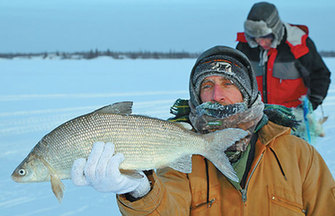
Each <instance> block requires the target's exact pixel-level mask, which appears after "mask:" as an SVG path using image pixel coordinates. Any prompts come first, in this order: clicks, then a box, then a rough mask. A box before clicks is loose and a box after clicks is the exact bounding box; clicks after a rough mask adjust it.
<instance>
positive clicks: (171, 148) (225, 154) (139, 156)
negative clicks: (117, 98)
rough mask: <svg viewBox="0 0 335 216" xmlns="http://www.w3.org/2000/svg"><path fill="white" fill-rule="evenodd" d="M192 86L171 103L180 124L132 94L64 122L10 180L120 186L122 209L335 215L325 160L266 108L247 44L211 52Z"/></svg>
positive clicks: (334, 185) (58, 186)
mask: <svg viewBox="0 0 335 216" xmlns="http://www.w3.org/2000/svg"><path fill="white" fill-rule="evenodd" d="M189 88H190V99H189V100H188V101H187V100H177V102H176V104H175V105H174V106H173V107H172V108H173V109H172V110H173V113H175V114H177V115H176V118H174V119H172V120H171V121H177V123H176V122H171V121H165V120H161V119H156V118H150V117H147V116H141V115H132V113H131V107H132V103H131V102H121V103H115V104H113V105H109V106H105V107H102V108H101V109H98V110H96V111H94V112H92V113H88V114H86V115H83V116H79V117H77V118H74V119H72V120H70V121H68V122H65V123H64V124H62V125H60V126H58V127H57V128H55V129H54V130H53V131H51V132H50V133H48V134H47V135H45V136H44V137H43V138H42V139H41V140H40V141H39V142H38V143H37V145H36V146H35V147H34V148H33V149H32V151H31V152H30V153H29V154H28V156H27V157H26V158H25V159H24V160H23V161H22V162H21V163H20V164H19V165H18V167H17V168H16V169H15V170H14V172H13V174H12V178H13V180H14V181H16V182H20V183H27V182H43V181H50V182H51V187H52V191H53V192H54V194H55V196H56V197H57V198H58V200H59V201H61V200H62V198H63V190H64V185H63V183H62V182H61V180H62V179H69V178H71V179H72V181H73V183H74V184H75V185H78V186H91V187H93V188H95V189H96V190H97V191H100V192H107V193H108V192H109V193H115V194H117V201H118V206H119V209H120V212H121V213H122V214H123V215H207V216H208V215H280V216H281V215H334V213H335V182H334V178H333V177H332V175H331V173H330V171H329V169H328V167H327V166H326V164H325V162H324V160H323V159H322V157H321V156H320V154H319V153H318V152H317V151H316V150H315V148H314V147H313V146H311V145H309V144H308V143H306V142H305V141H304V140H302V139H300V138H298V137H296V136H293V135H291V131H290V128H288V127H285V126H283V125H281V124H282V123H283V122H284V123H285V125H286V123H287V121H283V122H280V123H281V124H276V123H274V122H273V121H272V120H273V119H272V118H271V116H276V115H269V114H268V112H267V114H268V115H265V114H264V112H263V110H264V104H263V102H262V100H261V98H260V94H259V92H258V89H257V82H256V77H255V74H254V71H253V69H252V67H251V64H250V62H249V60H248V58H247V57H246V56H245V55H244V54H243V53H242V52H240V51H238V50H236V49H233V48H230V47H225V46H216V47H213V48H211V49H209V50H207V51H205V52H204V53H203V54H202V55H200V56H199V58H198V59H197V61H196V63H195V65H194V67H193V69H192V72H191V76H190V85H189ZM269 118H270V119H269ZM187 123H190V124H187ZM287 125H290V124H287ZM86 158H87V159H86Z"/></svg>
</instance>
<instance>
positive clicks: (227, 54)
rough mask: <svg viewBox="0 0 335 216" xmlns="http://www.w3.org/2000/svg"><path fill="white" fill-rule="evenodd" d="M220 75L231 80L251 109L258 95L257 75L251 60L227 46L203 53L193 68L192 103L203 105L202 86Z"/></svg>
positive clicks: (190, 86) (191, 80)
mask: <svg viewBox="0 0 335 216" xmlns="http://www.w3.org/2000/svg"><path fill="white" fill-rule="evenodd" d="M213 75H218V76H222V77H224V78H227V79H229V80H231V81H232V82H233V83H234V84H235V85H236V86H237V87H238V89H239V90H240V91H241V93H242V95H243V99H244V101H245V102H246V104H247V106H248V107H250V106H251V105H252V104H253V103H254V102H255V100H256V99H257V95H258V88H257V81H256V76H255V73H254V71H253V69H252V67H251V64H250V61H249V59H248V58H247V57H246V56H245V55H244V54H243V53H242V52H240V51H239V50H237V49H233V48H231V47H226V46H215V47H212V48H210V49H208V50H207V51H205V52H203V53H202V54H201V55H200V56H199V57H198V59H197V61H196V63H195V65H194V66H193V69H192V72H191V76H190V83H189V88H190V103H191V104H192V105H193V107H197V106H198V105H200V104H201V100H200V97H199V96H200V86H201V83H202V81H203V80H204V79H205V78H206V77H209V76H213Z"/></svg>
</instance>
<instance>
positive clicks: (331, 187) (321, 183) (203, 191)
mask: <svg viewBox="0 0 335 216" xmlns="http://www.w3.org/2000/svg"><path fill="white" fill-rule="evenodd" d="M192 162H193V165H192V167H193V171H192V173H191V174H188V175H187V174H184V173H180V172H178V171H175V170H173V169H170V168H165V169H161V170H158V171H157V173H153V175H152V176H149V178H150V179H151V180H152V190H151V191H150V192H149V194H147V195H146V196H144V197H142V198H141V199H139V200H136V201H133V202H131V201H129V200H127V199H126V198H125V196H124V195H119V196H118V197H117V198H118V205H119V208H120V211H121V213H122V214H123V215H206V216H210V215H215V216H218V215H229V216H230V215H234V216H242V215H243V216H248V215H278V216H284V215H285V216H287V215H292V216H295V215H296V216H298V215H315V216H331V215H335V182H334V178H333V177H332V175H331V173H330V171H329V169H328V168H327V166H326V164H325V162H324V160H323V159H322V158H321V156H320V154H319V153H318V152H317V151H316V150H315V148H314V147H313V146H311V145H309V144H308V143H306V142H305V141H303V140H302V139H299V138H297V137H295V136H292V135H290V130H289V129H288V128H286V127H282V126H279V125H276V124H274V123H272V122H268V124H266V125H265V126H264V127H263V128H262V129H261V130H260V131H259V136H258V140H257V142H256V148H255V157H254V161H253V163H252V167H251V169H250V172H249V175H248V178H247V183H246V187H245V188H244V189H242V190H240V191H239V190H238V189H236V188H235V187H234V186H233V185H232V184H231V183H230V182H229V181H228V180H227V179H226V177H225V176H223V175H222V174H221V173H220V171H218V170H217V169H216V168H215V166H214V165H213V164H212V163H211V162H209V161H207V160H205V159H204V158H203V157H202V156H199V155H195V156H193V157H192ZM206 166H207V169H206Z"/></svg>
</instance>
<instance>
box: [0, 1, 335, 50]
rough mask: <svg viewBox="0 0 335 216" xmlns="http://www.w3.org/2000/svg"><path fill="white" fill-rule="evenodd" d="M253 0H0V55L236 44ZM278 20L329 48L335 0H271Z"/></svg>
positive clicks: (321, 47) (334, 26) (332, 47)
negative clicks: (302, 29)
mask: <svg viewBox="0 0 335 216" xmlns="http://www.w3.org/2000/svg"><path fill="white" fill-rule="evenodd" d="M255 2H258V1H254V0H235V1H233V0H229V1H228V0H206V1H203V0H29V1H28V0H1V1H0V32H1V33H0V44H1V45H0V53H5V52H44V51H48V52H53V51H88V50H91V49H93V50H94V49H99V50H107V49H110V50H112V51H170V50H172V51H190V52H201V51H204V50H205V49H207V48H209V47H212V46H215V45H228V46H232V47H235V45H236V42H235V39H236V32H239V31H243V22H244V21H245V19H246V17H247V14H248V12H249V10H250V8H251V6H252V5H253V4H254V3H255ZM269 2H271V3H274V4H275V5H276V6H277V8H278V10H279V15H280V17H281V19H282V20H283V21H284V22H288V23H293V24H305V25H307V26H308V27H309V30H310V37H311V38H312V40H313V41H314V42H315V44H316V46H317V48H318V50H319V51H334V50H335V43H334V41H333V37H334V35H335V34H334V33H335V24H334V21H335V15H333V14H334V12H335V1H334V0H318V1H315V0H275V1H269Z"/></svg>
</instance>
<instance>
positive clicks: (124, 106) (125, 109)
mask: <svg viewBox="0 0 335 216" xmlns="http://www.w3.org/2000/svg"><path fill="white" fill-rule="evenodd" d="M132 106H133V102H132V101H123V102H118V103H114V104H111V105H107V106H104V107H102V108H100V109H97V110H95V111H94V113H101V114H124V115H130V114H131V113H132Z"/></svg>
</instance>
